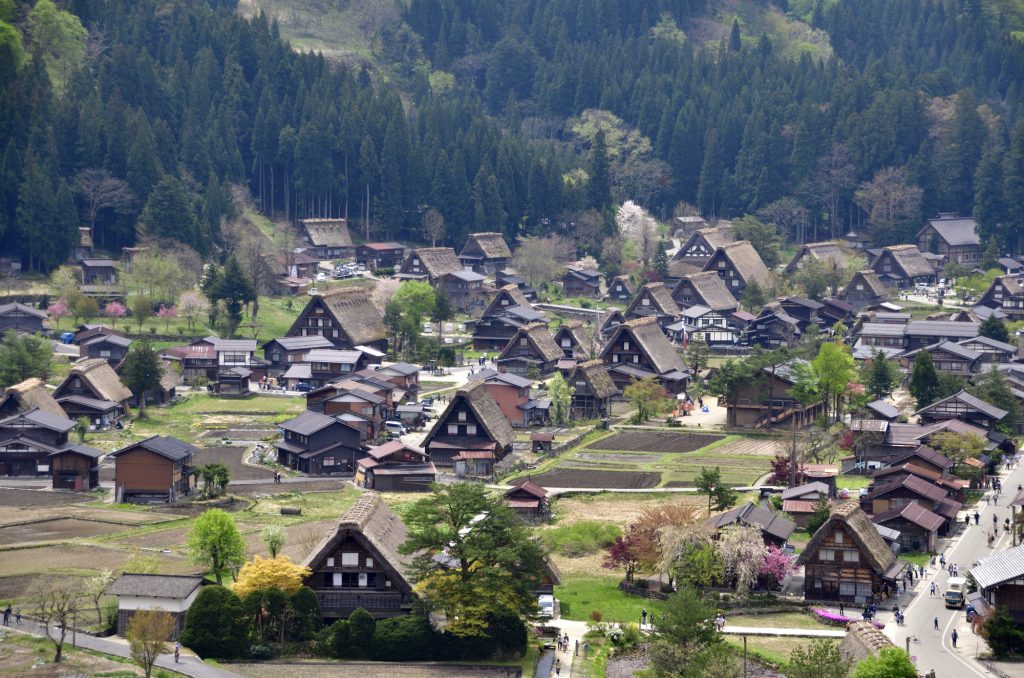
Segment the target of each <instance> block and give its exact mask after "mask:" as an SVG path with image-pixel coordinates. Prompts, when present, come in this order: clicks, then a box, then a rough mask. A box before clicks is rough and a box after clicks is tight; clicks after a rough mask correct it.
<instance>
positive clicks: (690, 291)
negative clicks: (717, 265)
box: [672, 271, 739, 313]
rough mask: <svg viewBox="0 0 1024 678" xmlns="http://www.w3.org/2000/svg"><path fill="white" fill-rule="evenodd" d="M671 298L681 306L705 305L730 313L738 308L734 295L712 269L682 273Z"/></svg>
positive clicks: (714, 309)
mask: <svg viewBox="0 0 1024 678" xmlns="http://www.w3.org/2000/svg"><path fill="white" fill-rule="evenodd" d="M672 298H673V299H675V300H676V303H677V304H679V306H681V307H682V308H690V307H691V306H706V307H708V308H710V309H711V310H712V311H717V312H719V313H731V312H733V311H735V310H736V309H737V308H739V303H738V302H737V301H736V297H734V296H733V295H732V292H730V291H729V288H728V287H727V286H726V284H725V281H724V280H722V279H721V278H719V277H718V274H717V273H715V272H714V271H703V272H701V273H691V274H689V275H684V276H683V277H682V278H680V279H679V282H678V283H676V286H675V289H673V290H672Z"/></svg>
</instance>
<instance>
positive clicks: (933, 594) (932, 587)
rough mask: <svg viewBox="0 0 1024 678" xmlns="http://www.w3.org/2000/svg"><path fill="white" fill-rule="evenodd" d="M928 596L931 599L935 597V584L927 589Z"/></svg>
mask: <svg viewBox="0 0 1024 678" xmlns="http://www.w3.org/2000/svg"><path fill="white" fill-rule="evenodd" d="M928 595H929V596H933V597H934V596H935V582H932V586H931V588H930V589H928Z"/></svg>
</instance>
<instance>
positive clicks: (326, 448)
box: [277, 410, 363, 475]
mask: <svg viewBox="0 0 1024 678" xmlns="http://www.w3.org/2000/svg"><path fill="white" fill-rule="evenodd" d="M279 428H280V429H281V430H282V431H283V432H284V435H283V436H282V438H281V440H279V441H278V443H277V463H279V464H281V465H282V466H286V467H287V468H290V469H293V470H295V471H301V472H302V473H309V474H311V475H333V474H344V475H351V474H353V473H355V470H356V461H358V460H359V459H360V458H362V457H363V452H362V449H361V448H360V436H359V431H357V430H356V429H354V428H353V427H351V426H349V425H348V424H345V423H342V422H340V421H338V420H337V419H335V418H334V417H330V416H327V415H325V414H318V413H316V412H310V411H309V410H307V411H305V412H303V413H302V414H300V415H298V416H297V417H292V418H291V419H289V420H288V421H286V422H283V423H281V424H280V425H279Z"/></svg>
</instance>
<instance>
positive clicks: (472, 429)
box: [466, 424, 476, 436]
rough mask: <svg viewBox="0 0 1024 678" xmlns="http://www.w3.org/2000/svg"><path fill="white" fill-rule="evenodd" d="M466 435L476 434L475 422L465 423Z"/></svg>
mask: <svg viewBox="0 0 1024 678" xmlns="http://www.w3.org/2000/svg"><path fill="white" fill-rule="evenodd" d="M466 435H468V436H475V435H476V424H467V425H466Z"/></svg>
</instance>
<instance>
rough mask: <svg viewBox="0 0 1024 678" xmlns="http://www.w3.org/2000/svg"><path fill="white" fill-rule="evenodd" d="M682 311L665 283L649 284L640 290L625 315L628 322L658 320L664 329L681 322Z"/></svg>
mask: <svg viewBox="0 0 1024 678" xmlns="http://www.w3.org/2000/svg"><path fill="white" fill-rule="evenodd" d="M681 313H682V311H681V310H680V308H679V305H678V304H676V301H675V299H673V298H672V292H671V290H669V288H667V287H665V283H660V282H656V283H647V284H646V285H644V286H643V287H641V288H640V291H639V292H637V295H636V296H635V297H633V301H631V302H630V303H629V306H628V307H626V311H625V313H624V314H623V315H624V316H625V318H626V320H635V319H636V318H649V317H653V318H656V319H657V321H658V324H659V325H661V326H662V327H663V328H664V327H667V326H668V325H671V324H672V323H674V322H676V321H677V320H679V316H680V314H681Z"/></svg>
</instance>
